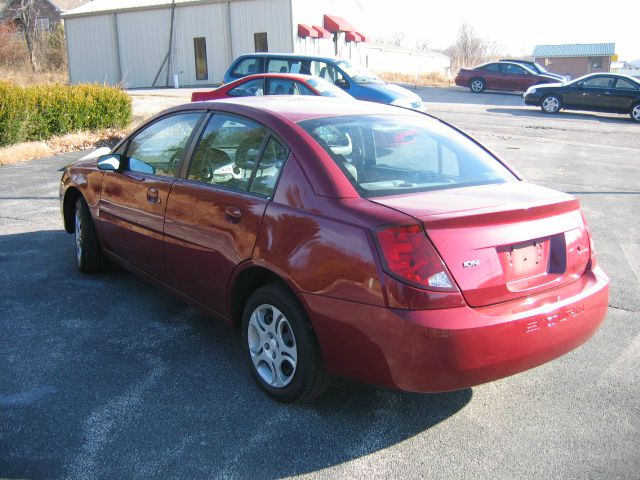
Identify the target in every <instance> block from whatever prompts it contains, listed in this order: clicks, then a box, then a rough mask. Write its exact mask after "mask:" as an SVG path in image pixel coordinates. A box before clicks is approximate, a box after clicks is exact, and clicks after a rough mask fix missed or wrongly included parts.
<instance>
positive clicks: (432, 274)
mask: <svg viewBox="0 0 640 480" xmlns="http://www.w3.org/2000/svg"><path fill="white" fill-rule="evenodd" d="M374 235H375V238H376V243H377V246H378V250H379V252H380V256H381V257H382V263H383V268H384V270H385V271H386V272H387V273H389V274H390V275H392V276H394V277H396V278H397V279H398V280H401V281H403V282H405V283H409V284H412V285H414V286H417V287H419V288H424V289H428V290H440V291H442V290H444V291H457V288H456V286H455V283H454V281H453V279H452V278H451V275H450V274H449V272H448V271H447V267H445V265H444V262H443V261H442V259H441V258H440V256H439V255H438V252H436V249H435V248H434V247H433V245H432V244H431V242H430V241H429V239H428V238H427V235H426V234H425V232H424V230H422V227H420V226H419V225H409V226H402V227H386V228H381V229H379V230H376V231H375V232H374Z"/></svg>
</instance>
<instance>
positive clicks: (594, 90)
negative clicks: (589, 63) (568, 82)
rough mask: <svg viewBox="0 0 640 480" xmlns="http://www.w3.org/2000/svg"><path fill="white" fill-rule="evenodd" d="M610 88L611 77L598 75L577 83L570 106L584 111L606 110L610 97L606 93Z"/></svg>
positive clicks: (611, 83)
mask: <svg viewBox="0 0 640 480" xmlns="http://www.w3.org/2000/svg"><path fill="white" fill-rule="evenodd" d="M612 86H613V77H610V76H606V75H598V76H595V77H590V78H587V79H586V80H584V81H582V82H580V83H578V85H577V87H578V88H577V90H576V91H572V93H573V95H574V98H572V100H571V104H572V105H574V106H575V107H578V108H581V109H584V110H602V109H603V108H604V109H606V104H607V103H608V98H609V97H610V93H607V92H610V90H611V87H612Z"/></svg>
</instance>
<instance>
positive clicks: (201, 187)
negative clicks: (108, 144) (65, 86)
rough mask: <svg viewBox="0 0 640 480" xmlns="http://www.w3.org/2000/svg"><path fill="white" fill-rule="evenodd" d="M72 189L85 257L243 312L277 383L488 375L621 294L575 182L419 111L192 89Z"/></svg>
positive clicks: (262, 369)
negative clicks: (202, 96) (601, 261)
mask: <svg viewBox="0 0 640 480" xmlns="http://www.w3.org/2000/svg"><path fill="white" fill-rule="evenodd" d="M225 169H226V170H225ZM60 200H61V207H62V215H63V219H64V228H65V230H66V231H67V232H68V233H74V232H75V245H76V262H77V265H78V267H79V268H80V270H81V271H84V272H94V271H98V270H101V269H103V268H104V266H105V260H106V258H107V257H108V258H109V259H111V260H114V261H115V262H117V263H119V264H121V265H123V266H124V267H126V268H128V269H130V270H132V271H133V272H135V273H137V274H139V275H141V276H142V277H143V278H145V279H146V280H148V281H150V282H153V283H154V284H156V285H159V286H161V287H163V288H165V289H166V290H168V291H169V292H171V293H174V294H176V295H178V296H179V297H180V298H182V299H184V300H186V301H188V302H190V303H191V304H192V305H194V306H196V307H197V308H199V309H201V310H202V311H204V312H206V313H208V314H210V315H212V316H213V317H215V318H217V319H220V320H222V321H223V322H226V323H228V324H230V325H234V326H236V327H237V328H239V329H241V331H242V336H243V337H242V338H243V340H242V342H243V348H244V354H245V356H246V359H247V363H248V365H249V366H250V368H251V371H252V373H253V376H254V377H255V379H256V381H257V383H258V384H259V385H260V387H261V388H262V389H264V390H265V391H266V392H267V393H268V394H269V395H272V396H273V397H274V398H276V399H277V400H279V401H284V402H289V401H296V400H302V399H306V398H311V397H313V396H315V395H318V394H319V393H320V392H321V391H322V390H323V389H324V388H325V386H326V385H327V382H328V379H329V378H330V377H329V375H341V376H345V377H349V378H353V379H356V380H360V381H363V382H371V383H376V384H381V385H386V386H389V387H394V388H399V389H404V390H411V391H417V392H433V391H446V390H454V389H461V388H466V387H469V386H472V385H477V384H480V383H483V382H488V381H491V380H494V379H498V378H502V377H505V376H507V375H511V374H514V373H517V372H520V371H523V370H526V369H529V368H532V367H535V366H537V365H540V364H542V363H545V362H547V361H549V360H551V359H553V358H555V357H558V356H560V355H562V354H564V353H566V352H568V351H569V350H571V349H573V348H575V347H577V346H578V345H580V344H582V343H583V342H585V341H587V339H589V338H590V337H591V336H592V335H593V334H594V333H595V332H596V330H597V329H598V327H599V325H600V323H601V322H602V320H603V318H604V316H605V314H606V311H607V305H608V291H609V290H608V289H609V287H608V278H607V276H606V275H605V274H604V273H603V272H602V270H601V269H600V268H599V266H598V265H597V263H596V257H595V252H594V250H593V245H592V243H591V238H590V234H589V231H588V229H587V226H586V224H585V221H584V218H583V216H582V214H581V212H580V207H579V203H578V200H577V199H576V198H574V197H573V196H571V195H567V194H564V193H561V192H558V191H554V190H550V189H548V188H544V187H541V186H536V185H532V184H530V183H527V182H524V181H522V180H521V179H520V177H519V176H518V174H517V173H516V172H514V171H513V170H512V169H511V168H510V167H509V166H508V165H507V164H505V163H504V162H502V161H501V160H499V159H498V158H496V157H495V156H494V155H492V154H491V153H490V152H489V151H487V150H486V149H485V148H483V147H482V146H481V145H479V144H478V143H477V142H475V141H474V140H472V139H471V138H469V137H468V136H466V135H464V134H462V133H461V132H459V131H458V130H456V129H455V128H453V127H451V126H449V125H447V124H446V123H444V122H442V121H440V120H437V119H435V118H431V117H429V116H427V115H425V114H420V113H417V112H413V111H411V110H406V109H398V108H393V107H390V106H385V105H379V104H374V103H371V102H358V101H352V102H344V101H340V100H336V99H328V98H319V97H293V96H288V97H287V96H273V97H260V98H258V97H245V98H241V99H234V100H220V101H213V102H199V103H191V104H187V105H182V106H179V107H175V108H172V109H170V110H167V111H165V112H163V113H161V114H159V115H158V116H156V117H155V118H153V119H151V120H149V121H148V122H146V123H145V124H144V125H142V126H141V127H139V128H138V129H137V130H136V131H135V132H133V133H132V134H131V135H130V136H129V137H127V138H126V139H124V140H122V141H121V142H120V144H119V145H117V146H116V147H115V148H114V149H113V151H112V153H110V154H107V155H103V156H101V157H99V158H97V159H96V158H90V157H89V158H85V159H82V160H80V161H78V162H76V163H74V164H72V165H70V166H69V167H67V168H66V169H65V171H64V173H63V175H62V179H61V184H60ZM107 305H108V303H107Z"/></svg>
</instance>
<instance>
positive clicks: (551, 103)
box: [540, 95, 562, 113]
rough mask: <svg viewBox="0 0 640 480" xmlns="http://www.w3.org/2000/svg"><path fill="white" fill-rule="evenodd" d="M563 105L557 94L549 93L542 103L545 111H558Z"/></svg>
mask: <svg viewBox="0 0 640 480" xmlns="http://www.w3.org/2000/svg"><path fill="white" fill-rule="evenodd" d="M561 106H562V104H561V103H560V98H558V96H557V95H547V96H546V97H544V98H543V99H542V103H541V104H540V108H541V109H542V111H543V112H544V113H558V112H559V111H560V107H561Z"/></svg>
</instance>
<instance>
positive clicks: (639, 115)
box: [631, 105, 640, 122]
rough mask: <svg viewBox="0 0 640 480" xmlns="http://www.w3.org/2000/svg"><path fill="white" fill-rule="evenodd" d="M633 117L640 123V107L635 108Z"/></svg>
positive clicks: (632, 113)
mask: <svg viewBox="0 0 640 480" xmlns="http://www.w3.org/2000/svg"><path fill="white" fill-rule="evenodd" d="M631 116H632V117H633V119H634V120H635V121H636V122H640V105H636V106H635V107H633V111H632V112H631Z"/></svg>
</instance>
